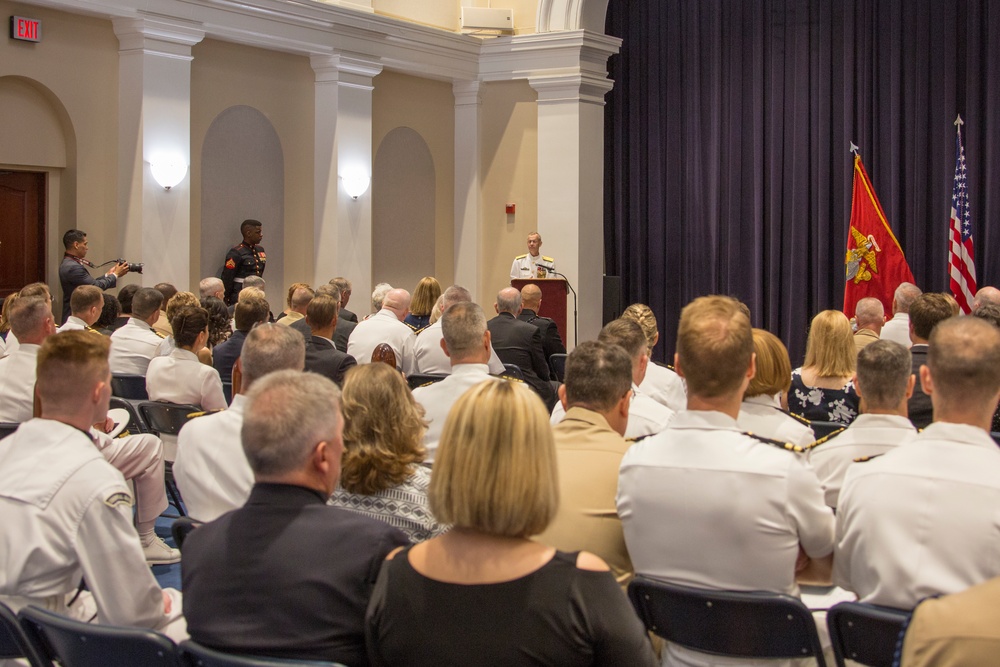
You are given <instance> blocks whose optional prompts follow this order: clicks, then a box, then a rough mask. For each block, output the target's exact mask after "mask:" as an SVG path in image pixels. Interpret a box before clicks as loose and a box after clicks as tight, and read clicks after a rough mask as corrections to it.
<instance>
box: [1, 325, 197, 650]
mask: <svg viewBox="0 0 1000 667" xmlns="http://www.w3.org/2000/svg"><path fill="white" fill-rule="evenodd" d="M49 315H50V316H51V312H50V313H49ZM109 345H110V341H109V339H108V338H106V337H104V336H95V335H93V334H90V333H87V332H85V331H68V332H66V333H62V334H58V335H54V336H50V337H48V338H47V339H46V340H45V342H44V343H43V344H42V346H41V349H40V350H39V352H38V395H39V398H40V401H41V418H39V419H32V420H31V421H28V422H25V423H24V424H22V425H21V426H20V427H19V428H18V430H17V431H16V432H15V433H14V434H13V435H11V436H9V437H7V438H5V439H4V441H3V447H2V448H0V516H2V517H3V520H2V521H0V553H3V554H4V558H3V561H2V563H0V601H2V602H4V603H5V604H7V605H9V606H11V607H12V608H13V609H15V610H17V609H20V608H21V607H24V606H27V605H32V604H33V605H38V606H40V607H44V608H46V609H50V610H52V611H55V612H57V613H60V614H64V615H68V616H71V617H73V618H76V619H78V620H84V621H89V620H92V619H93V618H94V616H95V612H96V618H97V621H98V622H100V623H104V624H109V625H127V626H137V627H145V628H152V629H154V630H159V631H161V632H165V633H167V634H168V635H169V636H171V637H172V638H173V639H175V640H181V639H184V638H186V636H187V635H186V632H185V631H184V620H183V618H181V617H180V611H181V603H180V596H179V594H178V593H177V591H174V590H168V591H163V590H161V589H160V587H159V586H158V585H157V583H156V580H155V579H154V578H153V575H152V573H151V572H150V570H149V566H148V565H147V562H146V559H145V558H144V557H143V550H142V547H141V546H140V543H139V540H138V539H136V533H135V528H133V527H132V516H133V514H132V495H131V493H130V492H129V488H128V486H127V485H126V484H125V480H124V479H122V475H121V473H120V472H118V471H117V470H115V469H114V468H113V467H112V465H111V464H110V463H108V461H107V460H105V458H104V457H103V456H102V455H101V452H99V451H98V449H97V447H95V446H94V441H93V440H92V439H91V436H90V435H89V434H88V433H90V429H91V425H92V424H95V423H102V422H104V421H105V419H106V418H107V412H108V400H109V398H110V396H111V384H110V382H111V372H110V370H109V369H108V347H109ZM161 470H162V469H161ZM161 474H162V473H161ZM162 484H163V482H162V479H161V481H160V485H161V486H162ZM83 580H85V581H86V583H87V590H86V591H84V590H83V586H82V581H83ZM95 605H96V609H95Z"/></svg>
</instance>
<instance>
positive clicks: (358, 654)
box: [182, 330, 408, 665]
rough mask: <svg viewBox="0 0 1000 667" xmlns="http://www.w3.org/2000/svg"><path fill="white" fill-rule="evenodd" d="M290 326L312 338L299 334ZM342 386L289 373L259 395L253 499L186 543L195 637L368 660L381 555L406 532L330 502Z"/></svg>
mask: <svg viewBox="0 0 1000 667" xmlns="http://www.w3.org/2000/svg"><path fill="white" fill-rule="evenodd" d="M289 333H290V334H292V335H294V336H296V337H297V338H300V337H299V335H298V334H297V333H294V332H292V331H290V330H289ZM339 403H340V392H339V391H338V390H337V386H336V385H335V384H333V383H332V382H330V381H329V380H327V379H326V378H324V377H321V376H319V375H316V374H315V373H302V372H301V371H278V372H275V373H271V374H269V375H267V376H266V377H264V378H261V379H259V380H256V381H255V382H254V383H253V387H252V388H251V389H250V392H249V393H248V394H247V403H246V408H245V410H246V411H245V413H244V415H243V426H242V429H241V438H242V441H243V450H244V452H245V453H246V457H247V460H248V461H249V462H250V468H251V469H252V470H253V473H254V480H255V484H254V487H253V490H252V491H251V492H250V498H249V499H248V500H247V502H246V504H245V505H244V506H243V507H242V508H240V509H238V510H236V511H234V512H229V513H228V514H224V515H223V516H221V517H220V518H218V519H216V520H215V521H212V522H211V523H207V524H205V525H204V526H201V527H200V528H198V529H197V530H195V531H194V532H192V533H191V534H190V535H189V536H188V538H187V541H186V542H185V543H184V567H183V571H182V577H183V584H184V614H185V616H186V618H187V621H188V630H189V631H190V633H191V638H192V639H194V640H195V641H196V642H198V643H200V644H203V645H205V646H208V647H210V648H214V649H216V650H220V651H227V652H232V653H242V654H252V655H266V656H271V657H276V658H295V659H305V660H328V661H332V662H339V663H344V664H346V665H366V664H368V662H367V660H366V657H365V643H364V616H365V608H366V607H367V605H368V598H369V594H370V592H371V590H372V587H373V586H374V583H375V575H376V572H377V571H378V567H379V563H380V561H382V560H383V559H384V558H385V556H386V554H388V553H389V552H390V551H391V550H392V549H393V548H394V547H396V546H400V545H404V544H408V541H407V539H406V536H405V535H403V533H401V532H399V531H398V530H396V529H395V528H392V527H391V526H389V525H388V524H387V523H384V522H382V521H376V520H374V519H369V518H368V517H364V516H361V515H360V514H357V513H355V512H349V511H347V510H344V509H341V508H339V507H330V506H328V505H327V504H326V501H327V500H328V499H329V498H330V494H331V493H333V490H334V488H336V486H337V477H338V475H339V474H340V460H341V456H342V454H343V442H342V441H341V426H342V424H341V416H340V406H339Z"/></svg>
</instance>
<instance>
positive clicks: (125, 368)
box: [110, 287, 164, 375]
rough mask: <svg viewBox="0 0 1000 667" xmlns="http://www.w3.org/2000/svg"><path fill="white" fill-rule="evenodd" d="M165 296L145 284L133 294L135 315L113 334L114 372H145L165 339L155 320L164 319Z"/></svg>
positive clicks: (112, 366)
mask: <svg viewBox="0 0 1000 667" xmlns="http://www.w3.org/2000/svg"><path fill="white" fill-rule="evenodd" d="M162 301H163V295H162V294H160V292H159V291H158V290H155V289H153V288H152V287H141V288H139V290H138V291H136V293H135V296H134V297H132V317H130V318H129V321H128V324H126V325H125V326H123V327H122V328H121V329H118V330H117V331H115V332H114V333H113V334H111V359H110V361H111V372H112V373H123V374H129V375H145V374H146V369H147V368H148V367H149V361H150V360H151V359H152V358H153V357H155V356H156V349H157V348H158V347H159V346H160V343H162V342H163V340H164V337H163V334H161V333H159V332H157V331H155V330H154V329H153V327H152V325H153V323H154V322H156V321H157V320H159V318H160V312H161V311H160V303H161V302H162Z"/></svg>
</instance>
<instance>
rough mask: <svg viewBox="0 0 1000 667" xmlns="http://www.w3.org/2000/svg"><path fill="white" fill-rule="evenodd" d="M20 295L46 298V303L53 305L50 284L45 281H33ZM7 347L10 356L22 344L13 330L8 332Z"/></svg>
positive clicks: (23, 288) (22, 289)
mask: <svg viewBox="0 0 1000 667" xmlns="http://www.w3.org/2000/svg"><path fill="white" fill-rule="evenodd" d="M18 297H19V298H20V297H39V298H42V299H44V300H45V303H46V304H47V305H48V306H49V308H51V307H52V293H51V292H49V286H48V285H46V284H45V283H31V284H30V285H25V286H24V287H22V288H21V291H20V292H18ZM5 343H6V348H7V352H6V354H7V356H10V355H12V354H14V353H15V352H17V350H18V348H19V347H20V346H21V343H20V341H18V340H17V335H16V334H15V333H14V332H13V331H11V332H8V334H7V339H6V341H5Z"/></svg>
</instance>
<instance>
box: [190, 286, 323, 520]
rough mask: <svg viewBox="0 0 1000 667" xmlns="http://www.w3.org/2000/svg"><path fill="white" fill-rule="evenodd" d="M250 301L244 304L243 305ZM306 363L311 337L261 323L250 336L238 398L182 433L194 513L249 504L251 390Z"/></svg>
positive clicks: (201, 516) (210, 514) (206, 516)
mask: <svg viewBox="0 0 1000 667" xmlns="http://www.w3.org/2000/svg"><path fill="white" fill-rule="evenodd" d="M245 305H246V304H243V303H242V302H241V303H240V304H239V305H238V306H237V308H241V307H244V306H245ZM304 361H305V341H303V340H302V336H301V335H299V333H298V332H297V331H292V330H291V329H289V328H288V327H283V326H279V325H277V324H260V325H258V326H256V327H255V328H253V329H252V330H250V332H249V333H248V334H247V335H246V340H245V341H244V343H243V348H242V352H241V355H240V357H239V358H238V359H237V360H236V368H237V369H238V370H237V374H238V375H239V376H240V393H238V394H236V395H235V396H233V402H232V403H231V404H230V405H229V408H228V409H226V410H223V411H222V412H219V413H217V414H212V415H207V416H204V417H199V418H198V419H193V420H191V421H189V422H188V423H187V424H185V425H184V428H182V429H181V432H180V435H178V436H177V460H176V461H174V475H175V476H176V477H177V486H178V487H180V490H181V493H182V494H184V503H185V504H186V505H187V509H188V513H189V514H190V515H191V516H192V517H194V518H195V519H198V520H199V521H212V520H213V519H215V518H217V517H219V516H221V515H222V514H225V513H226V512H228V511H230V510H233V509H236V508H237V507H242V506H243V503H244V502H246V499H247V496H249V495H250V489H251V487H252V486H253V473H252V472H251V471H250V466H249V464H248V463H247V460H246V456H245V455H244V454H243V446H242V441H241V440H240V429H241V428H242V427H243V419H244V415H245V414H246V395H245V394H246V392H247V391H248V390H249V389H250V388H251V387H252V385H253V384H254V383H255V382H256V381H257V380H259V379H260V378H262V377H264V376H265V375H267V374H268V373H272V372H275V371H279V370H295V371H301V370H302V367H303V364H304Z"/></svg>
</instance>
